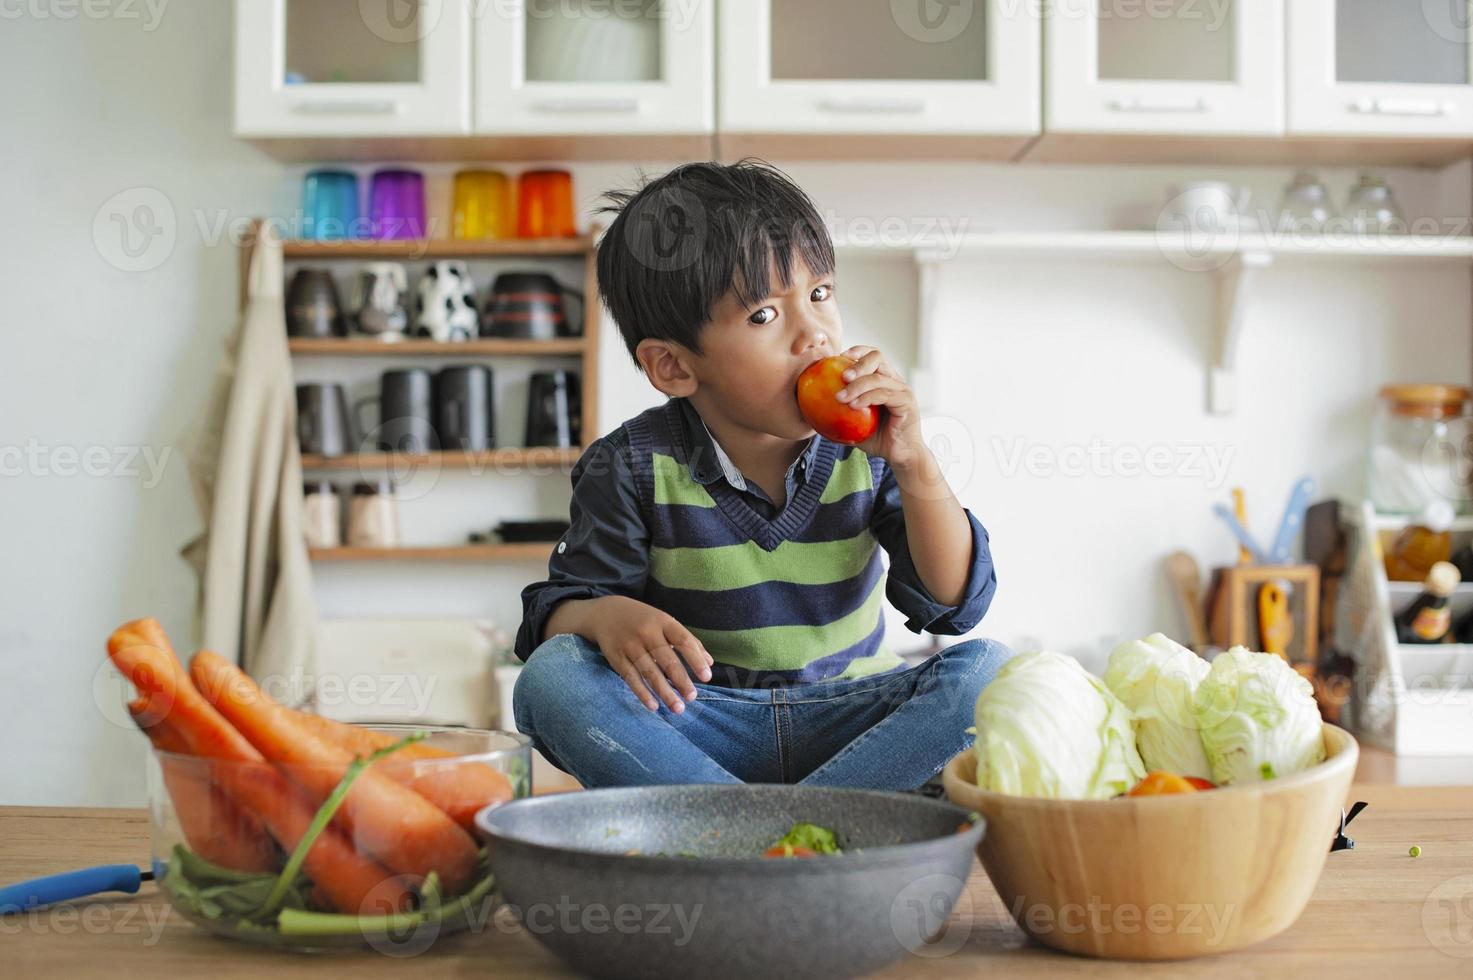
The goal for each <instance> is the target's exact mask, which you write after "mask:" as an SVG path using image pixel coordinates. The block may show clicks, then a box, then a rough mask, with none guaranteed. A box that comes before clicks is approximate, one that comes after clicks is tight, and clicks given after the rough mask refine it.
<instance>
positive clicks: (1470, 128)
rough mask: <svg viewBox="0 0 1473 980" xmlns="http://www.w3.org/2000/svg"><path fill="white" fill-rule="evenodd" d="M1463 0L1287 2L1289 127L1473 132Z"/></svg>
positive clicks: (1326, 131) (1471, 48)
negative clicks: (1430, 0) (1422, 0)
mask: <svg viewBox="0 0 1473 980" xmlns="http://www.w3.org/2000/svg"><path fill="white" fill-rule="evenodd" d="M1469 7H1470V5H1469V3H1468V2H1467V0H1436V2H1426V3H1386V2H1384V0H1293V2H1292V3H1290V4H1288V8H1289V9H1288V14H1289V17H1288V37H1289V61H1288V64H1289V86H1288V103H1289V119H1288V125H1289V131H1290V132H1291V133H1296V134H1312V135H1330V136H1412V137H1468V136H1473V71H1470V67H1469V65H1470V56H1473V45H1470V43H1469V42H1470V40H1473V38H1470V34H1469V14H1470V10H1469Z"/></svg>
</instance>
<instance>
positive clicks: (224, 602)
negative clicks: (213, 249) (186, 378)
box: [184, 225, 317, 705]
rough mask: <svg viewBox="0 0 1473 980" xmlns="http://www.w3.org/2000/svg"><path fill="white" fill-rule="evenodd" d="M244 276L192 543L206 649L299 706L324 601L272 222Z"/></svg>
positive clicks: (215, 400)
mask: <svg viewBox="0 0 1473 980" xmlns="http://www.w3.org/2000/svg"><path fill="white" fill-rule="evenodd" d="M247 279H248V282H247V287H246V288H247V295H246V302H245V304H244V311H243V314H242V317H241V324H240V329H239V331H238V334H237V336H236V337H235V340H234V343H233V346H232V349H231V350H229V351H228V352H227V355H226V357H225V359H224V361H223V363H222V364H221V367H220V371H219V374H218V376H217V378H216V382H215V390H214V394H213V396H212V398H211V405H210V409H209V411H208V412H207V414H206V416H205V418H204V420H203V424H202V426H201V429H200V431H199V433H198V435H197V437H196V439H195V441H194V446H193V447H192V450H191V453H190V472H191V476H192V478H193V480H194V486H195V497H196V500H197V501H198V503H199V506H200V510H201V512H202V515H203V517H204V519H205V522H206V530H205V532H204V534H203V535H201V536H200V538H198V539H197V540H195V541H193V542H191V543H190V544H189V545H188V546H187V547H186V548H185V550H184V554H185V556H186V558H188V559H189V560H190V562H191V563H192V564H193V565H194V566H195V570H196V571H197V572H198V573H199V575H200V582H201V589H200V620H201V622H200V633H201V636H202V637H203V645H204V647H205V649H207V650H214V651H215V652H216V653H219V654H221V655H222V656H225V657H230V658H233V659H235V661H236V662H237V663H239V664H240V665H241V666H242V667H244V668H245V670H246V671H247V672H248V673H249V674H250V675H251V676H252V677H255V678H256V679H257V680H258V681H260V682H262V683H263V684H264V685H268V686H267V690H268V691H269V692H270V693H271V694H273V695H274V696H277V697H279V698H281V699H282V700H285V701H287V702H288V703H290V704H293V705H301V704H304V703H306V702H307V701H308V700H309V699H310V696H311V682H312V680H313V677H314V675H315V673H316V649H315V644H316V630H317V609H316V603H315V601H314V599H313V596H312V574H311V567H310V565H309V563H308V558H307V546H306V542H305V539H304V538H303V536H302V460H301V455H300V449H299V447H298V444H297V435H296V424H297V412H296V393H295V388H294V385H293V381H292V366H291V356H290V354H289V352H288V350H287V343H286V312H285V308H284V305H283V299H282V252H281V241H280V239H279V238H278V237H277V236H276V235H275V233H273V232H271V231H270V228H269V225H267V226H263V228H262V230H261V234H260V236H259V238H258V239H257V242H256V246H255V248H254V250H253V252H252V257H251V267H250V272H249V275H248V277H247Z"/></svg>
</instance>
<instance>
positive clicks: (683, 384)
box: [634, 337, 699, 398]
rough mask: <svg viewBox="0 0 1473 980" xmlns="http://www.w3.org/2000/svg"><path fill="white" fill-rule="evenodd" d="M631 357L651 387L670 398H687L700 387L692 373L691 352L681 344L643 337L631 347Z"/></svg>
mask: <svg viewBox="0 0 1473 980" xmlns="http://www.w3.org/2000/svg"><path fill="white" fill-rule="evenodd" d="M634 356H635V358H637V359H638V361H639V366H640V367H642V368H644V376H645V377H647V378H649V379H650V384H652V385H654V386H655V387H656V388H658V389H659V390H660V391H661V392H663V393H664V394H666V395H669V396H670V397H671V398H688V397H690V396H691V395H693V394H694V393H695V390H696V388H698V387H699V383H698V382H697V380H696V375H695V372H694V371H692V370H691V364H690V359H691V356H692V355H691V352H690V351H689V350H687V349H686V348H685V347H683V346H681V345H680V344H677V343H675V342H673V341H669V340H655V339H653V338H651V337H646V338H645V339H644V340H641V341H640V342H639V346H638V347H636V348H634Z"/></svg>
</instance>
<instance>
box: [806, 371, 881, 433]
mask: <svg viewBox="0 0 1473 980" xmlns="http://www.w3.org/2000/svg"><path fill="white" fill-rule="evenodd" d="M856 363H858V362H856V361H855V360H853V359H852V358H848V357H840V356H837V355H835V356H834V357H825V358H824V359H823V360H821V361H814V362H813V363H812V364H810V365H808V367H807V369H805V370H804V372H803V373H802V374H800V375H798V410H799V411H801V412H802V413H803V417H804V418H805V419H807V420H808V424H809V425H811V426H813V430H814V431H815V432H817V433H818V434H819V435H821V436H823V437H824V438H825V439H832V440H833V441H834V442H842V443H845V444H847V445H850V446H857V445H859V444H860V443H861V442H864V440H866V439H868V438H869V437H870V436H872V435H874V434H875V430H876V429H878V428H879V427H880V410H879V409H878V408H876V407H875V406H873V405H871V406H869V407H867V408H854V407H853V406H851V405H846V404H844V403H843V402H841V401H839V399H838V398H836V397H834V396H835V395H837V394H838V393H839V391H840V390H841V389H842V388H844V386H845V385H846V384H847V382H845V380H844V369H845V368H849V367H853V366H854V365H855V364H856Z"/></svg>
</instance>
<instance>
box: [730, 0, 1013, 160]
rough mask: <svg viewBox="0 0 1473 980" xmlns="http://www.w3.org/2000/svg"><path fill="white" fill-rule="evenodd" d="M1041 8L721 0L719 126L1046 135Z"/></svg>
mask: <svg viewBox="0 0 1473 980" xmlns="http://www.w3.org/2000/svg"><path fill="white" fill-rule="evenodd" d="M1036 7H1037V4H1035V3H1028V2H1022V3H1018V2H1013V0H955V2H949V3H938V2H936V0H889V2H885V0H864V2H855V0H721V16H720V31H719V32H718V36H719V38H720V48H721V89H720V106H721V113H720V117H721V130H722V132H731V133H784V134H791V133H803V134H814V135H822V134H830V133H858V134H865V133H875V134H912V133H914V134H937V135H947V134H956V135H967V134H1002V135H1025V136H1026V135H1031V134H1036V133H1037V132H1038V130H1039V119H1040V107H1039V98H1040V96H1039V84H1040V81H1041V78H1040V73H1039V43H1040V42H1039V36H1040V23H1039V18H1038V16H1037V12H1036Z"/></svg>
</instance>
